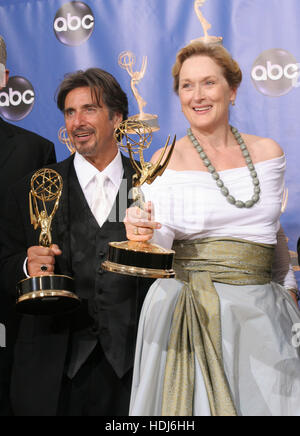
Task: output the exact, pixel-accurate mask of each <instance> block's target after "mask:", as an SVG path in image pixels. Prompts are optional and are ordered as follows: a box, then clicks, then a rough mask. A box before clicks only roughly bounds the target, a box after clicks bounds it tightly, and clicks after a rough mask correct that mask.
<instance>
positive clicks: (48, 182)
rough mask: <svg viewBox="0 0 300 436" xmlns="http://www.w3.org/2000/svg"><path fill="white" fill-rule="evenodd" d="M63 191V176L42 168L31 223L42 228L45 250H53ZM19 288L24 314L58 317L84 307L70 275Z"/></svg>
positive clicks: (29, 281) (32, 202)
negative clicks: (52, 234) (55, 216)
mask: <svg viewBox="0 0 300 436" xmlns="http://www.w3.org/2000/svg"><path fill="white" fill-rule="evenodd" d="M62 188H63V181H62V178H61V176H60V175H59V174H58V173H57V172H56V171H54V170H52V169H47V168H44V169H41V170H39V171H37V172H36V173H35V174H34V175H33V177H32V179H31V190H30V193H29V210H30V220H31V224H32V225H33V227H34V229H35V230H37V229H38V228H40V229H41V233H40V237H39V245H40V246H42V247H48V248H49V247H51V244H52V236H51V225H52V220H53V217H54V215H55V213H56V211H57V209H58V206H59V201H60V197H61V194H62ZM49 203H51V205H50V206H49ZM47 204H48V207H47ZM53 204H54V206H53V209H52V212H51V213H50V212H49V209H50V207H51V206H52V205H53ZM41 270H43V271H47V267H43V266H42V267H41ZM17 289H18V293H19V297H18V299H17V310H18V312H20V313H25V314H30V315H56V314H62V313H66V312H70V311H73V310H75V309H76V308H77V307H78V306H79V305H80V300H79V298H78V297H77V295H75V294H74V292H73V291H74V280H73V279H72V278H71V277H68V276H64V275H55V274H49V275H40V276H36V277H29V278H27V279H25V280H22V281H21V282H19V283H18V285H17Z"/></svg>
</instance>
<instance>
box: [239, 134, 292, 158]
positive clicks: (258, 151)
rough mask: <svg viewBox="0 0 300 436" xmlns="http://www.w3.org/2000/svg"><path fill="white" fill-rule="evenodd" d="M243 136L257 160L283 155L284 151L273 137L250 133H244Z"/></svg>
mask: <svg viewBox="0 0 300 436" xmlns="http://www.w3.org/2000/svg"><path fill="white" fill-rule="evenodd" d="M242 137H243V138H244V141H245V143H246V145H247V147H248V149H249V151H250V153H251V155H252V159H253V160H254V161H256V162H260V161H263V160H269V159H275V158H278V157H281V156H282V155H283V154H284V152H283V150H282V148H281V147H280V145H279V144H278V143H277V142H276V141H274V140H273V139H271V138H262V137H260V136H255V135H248V134H244V133H242Z"/></svg>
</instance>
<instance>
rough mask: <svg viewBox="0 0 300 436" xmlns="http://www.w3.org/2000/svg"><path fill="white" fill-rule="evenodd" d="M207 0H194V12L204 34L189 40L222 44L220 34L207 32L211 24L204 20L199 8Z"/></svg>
mask: <svg viewBox="0 0 300 436" xmlns="http://www.w3.org/2000/svg"><path fill="white" fill-rule="evenodd" d="M206 1H207V0H194V9H195V12H196V15H197V17H198V19H199V21H200V23H201V26H202V29H203V32H204V36H201V37H200V38H198V39H194V40H193V41H191V42H196V41H201V42H204V43H206V44H220V45H222V44H223V38H222V36H211V35H209V34H208V31H209V29H210V28H211V24H210V23H209V22H208V21H207V20H206V18H205V17H204V15H203V13H202V11H201V8H202V6H203V5H204V3H205V2H206Z"/></svg>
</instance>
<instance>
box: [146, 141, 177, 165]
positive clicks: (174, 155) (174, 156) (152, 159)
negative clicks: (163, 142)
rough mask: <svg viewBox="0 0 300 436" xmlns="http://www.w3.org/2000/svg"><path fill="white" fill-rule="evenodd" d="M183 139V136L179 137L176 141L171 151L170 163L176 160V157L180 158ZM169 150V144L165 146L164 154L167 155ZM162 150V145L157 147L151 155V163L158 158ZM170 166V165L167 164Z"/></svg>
mask: <svg viewBox="0 0 300 436" xmlns="http://www.w3.org/2000/svg"><path fill="white" fill-rule="evenodd" d="M183 141H184V138H182V139H179V140H178V141H176V144H175V147H174V150H173V153H172V157H171V160H170V164H172V163H173V162H174V161H176V160H177V159H179V158H180V155H181V144H182V142H183ZM170 150H171V146H169V147H167V151H166V153H165V156H168V153H169V151H170ZM162 152H163V147H162V148H160V149H158V150H157V151H156V152H155V153H154V154H153V156H152V158H151V162H152V163H156V162H157V161H158V159H159V158H160V156H161V154H162ZM169 166H170V165H169Z"/></svg>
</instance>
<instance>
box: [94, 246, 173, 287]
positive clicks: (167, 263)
mask: <svg viewBox="0 0 300 436" xmlns="http://www.w3.org/2000/svg"><path fill="white" fill-rule="evenodd" d="M174 256H175V251H173V250H165V249H164V248H162V247H159V246H158V245H155V244H149V243H147V242H134V241H124V242H111V243H110V244H109V249H108V260H106V261H105V262H104V263H102V268H103V269H105V270H106V271H109V272H114V273H117V274H124V275H129V276H136V277H145V278H154V279H158V278H164V279H169V278H174V277H175V271H174V269H173V264H174ZM149 265H151V267H149Z"/></svg>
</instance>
